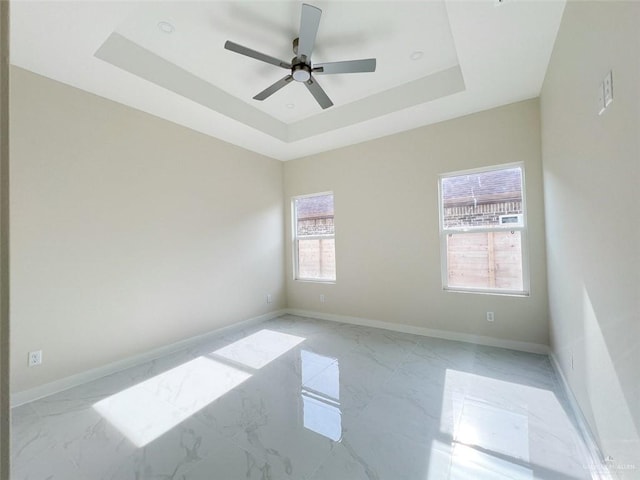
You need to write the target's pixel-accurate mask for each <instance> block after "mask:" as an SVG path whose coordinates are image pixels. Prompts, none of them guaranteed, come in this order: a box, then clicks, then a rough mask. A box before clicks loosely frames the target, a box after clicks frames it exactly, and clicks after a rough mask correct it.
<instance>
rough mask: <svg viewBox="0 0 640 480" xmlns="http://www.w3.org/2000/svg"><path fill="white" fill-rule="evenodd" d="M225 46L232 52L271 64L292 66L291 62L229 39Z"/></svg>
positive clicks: (283, 66)
mask: <svg viewBox="0 0 640 480" xmlns="http://www.w3.org/2000/svg"><path fill="white" fill-rule="evenodd" d="M224 48H226V49H227V50H231V51H232V52H236V53H239V54H240V55H245V56H247V57H251V58H255V59H256V60H260V61H261V62H266V63H270V64H271V65H275V66H276V67H282V68H291V64H290V63H289V62H285V61H283V60H280V59H278V58H276V57H272V56H270V55H265V54H264V53H260V52H257V51H255V50H252V49H250V48H247V47H243V46H242V45H238V44H237V43H233V42H230V41H229V40H227V41H226V42H225V44H224Z"/></svg>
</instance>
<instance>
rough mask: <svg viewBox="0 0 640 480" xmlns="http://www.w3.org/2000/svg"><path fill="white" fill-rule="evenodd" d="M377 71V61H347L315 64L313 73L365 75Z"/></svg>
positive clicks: (372, 59) (369, 59) (371, 59)
mask: <svg viewBox="0 0 640 480" xmlns="http://www.w3.org/2000/svg"><path fill="white" fill-rule="evenodd" d="M375 71H376V59H375V58H366V59H363V60H346V61H344V62H329V63H315V64H314V65H313V73H315V74H316V75H330V74H334V73H364V72H375Z"/></svg>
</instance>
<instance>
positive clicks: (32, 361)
mask: <svg viewBox="0 0 640 480" xmlns="http://www.w3.org/2000/svg"><path fill="white" fill-rule="evenodd" d="M28 362H29V366H30V367H35V366H36V365H40V364H41V363H42V350H37V351H35V352H29V359H28Z"/></svg>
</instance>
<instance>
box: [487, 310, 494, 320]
mask: <svg viewBox="0 0 640 480" xmlns="http://www.w3.org/2000/svg"><path fill="white" fill-rule="evenodd" d="M493 320H494V317H493V312H487V322H493Z"/></svg>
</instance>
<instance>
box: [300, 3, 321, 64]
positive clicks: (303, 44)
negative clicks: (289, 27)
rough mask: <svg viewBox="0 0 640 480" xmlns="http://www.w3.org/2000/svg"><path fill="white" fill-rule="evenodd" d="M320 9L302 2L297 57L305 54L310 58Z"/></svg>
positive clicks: (318, 23)
mask: <svg viewBox="0 0 640 480" xmlns="http://www.w3.org/2000/svg"><path fill="white" fill-rule="evenodd" d="M321 15H322V10H320V9H319V8H317V7H314V6H313V5H307V4H306V3H303V4H302V14H301V15H300V34H299V35H298V37H299V40H298V57H301V56H303V55H304V56H305V57H306V58H307V59H309V58H311V52H313V46H314V45H315V43H316V35H317V33H318V26H319V25H320V16H321Z"/></svg>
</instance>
